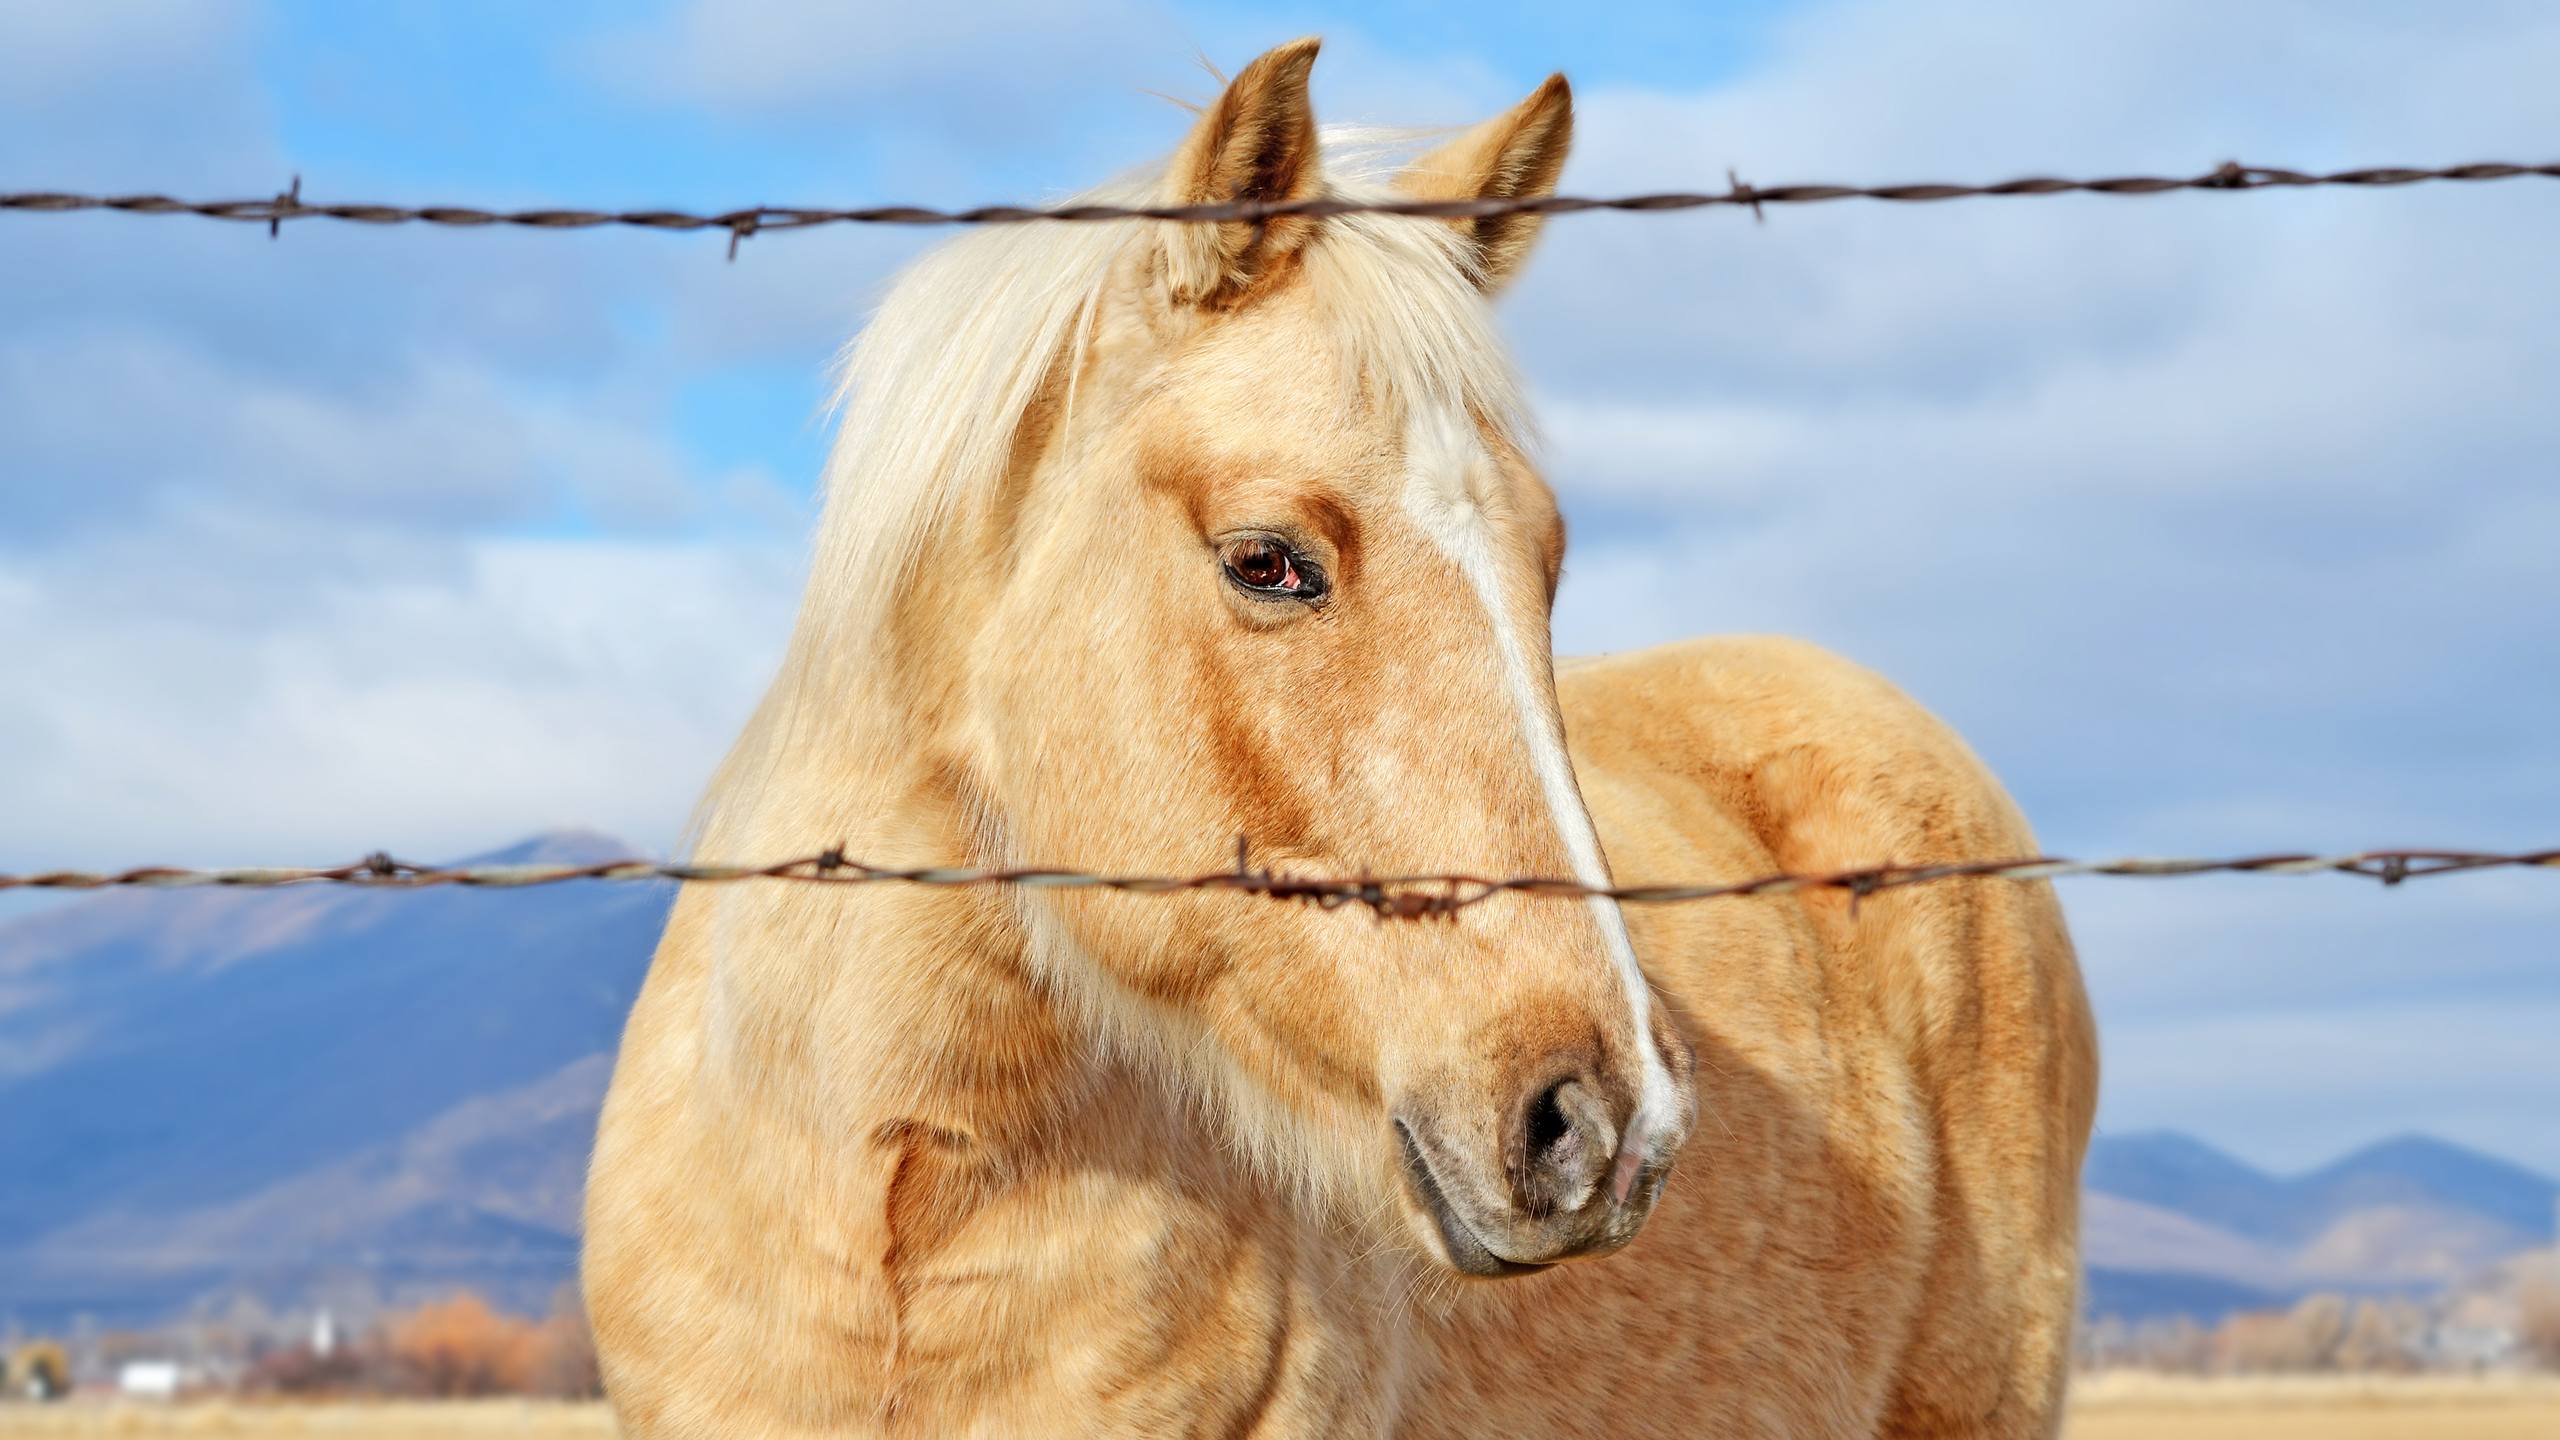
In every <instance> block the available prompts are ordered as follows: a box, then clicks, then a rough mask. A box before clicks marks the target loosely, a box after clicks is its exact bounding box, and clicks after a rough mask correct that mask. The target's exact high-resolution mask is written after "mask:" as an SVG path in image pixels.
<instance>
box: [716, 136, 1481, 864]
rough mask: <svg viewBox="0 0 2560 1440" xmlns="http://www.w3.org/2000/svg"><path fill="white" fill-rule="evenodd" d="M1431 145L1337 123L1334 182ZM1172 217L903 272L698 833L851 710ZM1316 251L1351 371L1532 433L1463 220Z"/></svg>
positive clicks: (1130, 193) (1372, 183)
mask: <svg viewBox="0 0 2560 1440" xmlns="http://www.w3.org/2000/svg"><path fill="white" fill-rule="evenodd" d="M1419 138H1421V132H1401V131H1382V130H1373V129H1346V128H1330V127H1329V128H1328V129H1327V130H1326V132H1325V137H1324V142H1325V143H1324V174H1325V181H1326V184H1325V189H1326V193H1328V194H1330V195H1335V196H1341V197H1345V198H1385V197H1388V196H1392V195H1393V194H1394V193H1395V191H1394V189H1393V176H1394V175H1395V174H1396V173H1397V172H1398V171H1399V170H1401V169H1402V168H1403V166H1404V164H1405V163H1407V162H1408V161H1409V159H1410V155H1411V151H1412V149H1413V148H1414V142H1415V141H1416V140H1417V139H1419ZM1162 189H1163V181H1162V178H1161V167H1160V166H1159V167H1150V168H1149V169H1146V170H1144V171H1141V172H1137V173H1133V174H1131V175H1128V176H1124V177H1122V178H1120V179H1118V180H1115V181H1112V182H1110V183H1107V184H1105V185H1102V186H1098V187H1096V188H1094V189H1092V190H1088V191H1086V192H1084V193H1083V194H1081V195H1078V196H1075V197H1073V199H1072V200H1071V201H1069V202H1068V203H1074V204H1086V203H1091V204H1146V203H1150V202H1153V201H1155V200H1158V199H1160V198H1161V195H1162ZM1155 223H1156V222H1149V221H1108V222H1095V223H1084V222H1079V223H1060V224H1020V225H991V226H987V227H984V228H982V229H979V230H976V231H973V232H971V233H969V234H966V235H963V236H960V237H959V238H957V239H954V240H951V241H948V242H945V243H944V244H941V245H938V246H936V247H934V248H933V249H931V250H929V251H927V252H926V253H925V254H924V255H922V256H921V257H919V258H918V259H917V260H915V261H914V262H913V263H911V264H910V265H908V266H907V268H906V269H905V270H903V271H902V272H900V273H899V274H898V275H897V276H896V277H895V278H894V279H893V280H892V281H891V282H890V284H889V286H888V288H887V291H886V293H885V294H884V296H883V298H882V300H881V302H880V304H879V305H878V307H877V308H876V309H875V310H874V311H873V313H872V315H871V317H870V319H869V321H868V322H867V323H866V324H865V325H864V327H863V329H862V331H861V333H860V334H859V335H858V336H856V337H855V339H854V340H853V341H852V342H851V343H849V344H848V345H847V346H846V347H845V349H844V351H843V352H842V354H841V355H840V356H839V358H838V361H837V365H836V381H835V386H834V398H833V402H832V409H833V412H834V413H835V415H836V416H837V435H836V442H835V445H834V447H833V449H832V451H831V452H830V453H829V456H828V460H827V465H826V471H825V488H826V501H825V509H824V513H823V516H822V518H821V520H820V523H819V528H818V537H817V543H816V548H815V553H814V554H813V556H812V557H811V564H810V571H809V581H808V586H807V589H806V590H805V592H804V594H803V596H802V600H801V607H800V614H799V620H798V622H797V624H796V626H795V628H794V630H793V634H792V639H791V643H790V647H789V650H788V652H787V653H786V655H785V658H784V660H783V664H782V667H781V670H780V673H779V674H778V675H777V676H776V678H775V680H774V683H773V686H772V688H771V689H770V690H769V691H768V693H767V694H766V696H765V699H764V702H763V703H762V704H761V705H760V706H759V707H758V709H757V712H756V715H755V717H754V719H753V720H752V721H751V722H750V723H749V724H748V726H747V727H746V730H745V731H744V733H742V734H741V736H740V737H739V740H738V743H737V745H736V746H735V747H734V748H733V749H732V750H731V752H730V754H729V756H728V758H727V759H726V760H725V761H724V762H723V763H722V765H721V767H720V769H719V771H718V773H717V774H716V775H715V777H714V779H713V782H712V785H711V787H710V789H709V791H708V793H707V794H706V796H705V798H704V802H703V808H702V811H701V813H700V814H699V815H698V816H697V819H696V824H695V827H694V828H695V833H696V835H697V836H707V834H708V831H709V827H710V825H711V824H713V823H715V821H716V819H717V817H719V816H720V815H721V814H722V813H723V812H728V811H732V810H734V809H740V808H743V809H748V810H752V809H753V808H754V804H753V794H754V792H755V791H756V790H757V789H759V788H761V783H762V780H763V779H764V778H765V777H767V776H769V775H770V774H771V773H772V771H773V769H774V767H775V765H776V764H777V763H778V762H779V761H780V760H781V759H782V758H783V754H784V752H785V751H787V750H788V749H789V748H790V747H791V746H793V745H795V744H801V743H809V742H810V741H811V740H812V739H813V738H814V737H813V736H812V735H811V734H810V733H808V731H807V730H806V729H805V727H804V725H803V724H802V717H804V716H805V715H806V714H807V713H808V712H809V710H810V709H811V708H812V707H813V706H814V705H817V704H819V703H822V702H821V701H820V698H819V697H822V696H825V697H832V698H833V699H835V700H836V701H837V702H839V703H841V701H842V700H843V699H844V698H845V697H846V695H847V694H848V693H849V689H848V687H849V684H850V682H851V680H852V678H853V677H854V676H856V675H858V674H859V673H860V672H861V668H862V664H863V661H864V659H865V657H866V656H867V655H868V654H869V653H870V647H871V644H872V640H873V637H874V636H875V635H876V634H877V632H878V630H879V626H880V622H881V619H882V617H883V616H884V615H885V614H886V611H887V607H888V605H889V603H890V601H891V598H892V597H893V596H894V595H895V594H896V593H897V591H898V590H899V589H900V588H901V587H902V586H903V585H905V584H906V583H907V582H908V580H909V579H910V578H911V577H912V575H913V572H914V567H915V564H916V561H917V557H918V556H919V555H920V554H922V553H923V552H924V550H925V549H926V548H927V546H928V542H929V541H930V540H931V539H932V537H933V536H935V535H936V534H937V533H939V532H940V531H941V530H942V528H943V527H945V526H946V525H948V524H949V523H950V521H951V519H952V517H953V516H955V515H957V514H960V513H963V512H964V511H965V509H966V508H967V502H968V500H969V499H970V498H971V497H974V496H977V495H980V494H983V493H985V491H986V490H987V489H988V488H989V487H991V486H993V485H995V484H996V483H998V482H999V481H1000V480H1001V478H1002V477H1003V475H1004V472H1005V468H1006V466H1007V464H1008V462H1009V459H1010V457H1011V455H1012V451H1013V447H1014V442H1015V436H1016V432H1017V431H1018V429H1019V428H1020V426H1021V423H1022V420H1023V417H1024V416H1025V415H1026V414H1028V413H1029V412H1030V410H1031V408H1032V406H1033V405H1034V403H1035V402H1036V401H1037V400H1038V398H1039V396H1040V395H1041V393H1042V391H1043V389H1044V388H1045V387H1046V386H1048V385H1049V384H1050V382H1051V381H1052V379H1053V378H1054V377H1057V376H1061V375H1063V376H1067V377H1072V376H1073V375H1074V374H1075V373H1076V372H1077V370H1078V369H1079V368H1080V366H1081V363H1082V361H1083V359H1084V356H1085V353H1086V347H1087V346H1088V345H1089V344H1090V342H1091V341H1092V338H1093V333H1094V331H1093V327H1094V321H1095V318H1096V316H1097V314H1098V313H1099V310H1100V307H1101V304H1102V301H1103V299H1104V298H1105V291H1106V287H1107V286H1108V285H1109V284H1110V283H1111V280H1112V277H1113V275H1114V273H1115V268H1116V262H1117V261H1118V260H1119V259H1120V257H1121V256H1122V254H1123V252H1124V251H1125V250H1126V249H1127V247H1128V246H1130V245H1131V244H1133V243H1137V242H1138V241H1140V240H1141V239H1142V238H1143V237H1145V236H1146V235H1147V234H1148V233H1149V228H1150V227H1151V226H1152V225H1153V224H1155ZM1302 259H1303V265H1304V269H1305V272H1306V283H1308V284H1309V285H1310V286H1311V287H1312V293H1313V294H1314V295H1315V296H1316V297H1317V301H1318V303H1319V304H1320V305H1322V306H1323V307H1324V309H1325V313H1326V317H1327V326H1326V329H1327V331H1328V333H1330V334H1332V335H1334V336H1336V337H1338V338H1339V340H1340V343H1341V345H1342V355H1341V359H1342V364H1341V374H1342V375H1343V376H1344V377H1345V379H1346V380H1347V381H1349V382H1350V383H1352V384H1353V385H1365V387H1366V389H1367V391H1368V393H1369V394H1370V395H1372V396H1373V397H1376V398H1377V399H1379V400H1381V401H1383V402H1384V403H1386V404H1388V405H1390V406H1393V407H1397V408H1399V409H1401V408H1403V407H1405V406H1409V405H1410V406H1428V407H1433V408H1444V409H1448V410H1453V411H1455V412H1456V413H1461V414H1472V415H1475V416H1478V417H1481V418H1482V419H1483V420H1485V421H1486V422H1487V423H1490V424H1492V425H1494V426H1496V427H1498V428H1500V429H1501V430H1502V431H1503V432H1504V433H1506V434H1509V435H1511V436H1513V437H1514V439H1515V440H1516V441H1517V442H1518V443H1521V444H1523V445H1526V444H1527V443H1528V442H1529V440H1530V437H1531V430H1530V427H1529V422H1528V419H1527V416H1526V414H1525V412H1524V411H1523V409H1522V405H1521V400H1520V394H1519V386H1518V382H1517V379H1516V377H1515V375H1514V373H1513V370H1512V368H1511V365H1510V362H1509V358H1508V355H1507V352H1506V351H1505V349H1504V347H1503V344H1502V342H1501V338H1500V336H1499V334H1498V333H1497V331H1496V328H1495V326H1494V324H1493V319H1492V312H1491V309H1490V307H1489V306H1488V305H1487V304H1486V301H1485V297H1484V294H1483V291H1482V288H1481V287H1480V285H1479V284H1478V283H1477V282H1478V276H1477V275H1476V273H1475V270H1474V267H1475V265H1476V263H1477V262H1476V256H1475V252H1474V251H1473V249H1472V248H1471V247H1469V246H1468V245H1466V244H1465V243H1464V242H1463V241H1462V240H1461V239H1460V237H1459V235H1458V234H1457V232H1456V231H1455V230H1453V229H1452V228H1451V227H1449V226H1445V225H1438V224H1432V223H1428V222H1417V221H1414V220H1411V219H1407V218H1403V217H1399V216H1388V215H1376V214H1354V215H1343V216H1335V217H1331V218H1328V219H1326V220H1325V221H1324V222H1323V223H1322V224H1321V225H1320V226H1318V227H1317V228H1316V230H1315V232H1314V234H1313V235H1312V237H1311V238H1310V239H1309V240H1308V242H1307V244H1306V246H1305V249H1304V251H1303V256H1302ZM1072 403H1073V398H1072V393H1070V395H1069V404H1070V406H1072ZM802 838H814V837H802Z"/></svg>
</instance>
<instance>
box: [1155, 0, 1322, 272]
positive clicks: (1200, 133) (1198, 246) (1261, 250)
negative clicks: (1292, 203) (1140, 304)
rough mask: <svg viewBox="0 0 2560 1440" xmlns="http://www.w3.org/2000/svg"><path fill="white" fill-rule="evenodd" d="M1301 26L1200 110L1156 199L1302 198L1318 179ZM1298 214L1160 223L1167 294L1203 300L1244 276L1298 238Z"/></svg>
mask: <svg viewBox="0 0 2560 1440" xmlns="http://www.w3.org/2000/svg"><path fill="white" fill-rule="evenodd" d="M1320 43H1321V42H1320V41H1318V40H1317V39H1316V37H1314V36H1312V35H1310V36H1308V37H1307V38H1306V39H1304V40H1292V41H1290V42H1289V43H1288V44H1286V45H1283V46H1280V47H1279V48H1277V49H1275V50H1271V51H1267V52H1265V53H1264V54H1263V55H1262V56H1261V57H1259V58H1258V59H1256V60H1255V61H1254V62H1253V63H1252V64H1250V65H1247V66H1246V67H1244V69H1243V71H1242V72H1240V73H1239V74H1238V75H1237V76H1236V78H1235V80H1234V81H1233V82H1232V83H1230V84H1229V85H1228V86H1227V88H1226V93H1224V94H1222V95H1220V96H1219V97H1218V99H1217V101H1216V103H1214V104H1212V105H1211V106H1210V107H1209V108H1208V109H1207V110H1204V111H1202V112H1201V115H1200V123H1199V124H1197V125H1195V126H1193V127H1192V130H1191V137H1190V138H1189V139H1187V140H1185V141H1183V142H1182V148H1181V149H1179V150H1176V151H1175V152H1174V153H1173V163H1172V165H1171V166H1170V167H1169V168H1168V169H1167V170H1166V172H1165V175H1166V181H1165V183H1166V187H1167V189H1166V203H1168V204H1173V205H1221V204H1227V203H1229V202H1233V201H1250V200H1259V201H1266V202H1278V201H1284V200H1303V199H1306V198H1309V197H1311V196H1313V195H1315V194H1316V192H1317V190H1318V189H1319V188H1320V186H1321V184H1322V182H1321V180H1320V178H1319V175H1318V170H1319V165H1318V162H1317V158H1316V112H1315V106H1314V104H1313V103H1312V102H1310V101H1309V100H1308V98H1307V72H1308V71H1309V70H1311V69H1312V68H1314V66H1315V62H1316V47H1317V45H1318V44H1320ZM1313 225H1314V222H1313V221H1312V220H1310V219H1308V218H1307V217H1305V216H1295V215H1290V216H1282V217H1280V218H1278V219H1276V220H1268V221H1259V222H1255V221H1232V222H1228V223H1224V224H1214V225H1204V224H1192V223H1183V222H1175V223H1169V224H1167V225H1165V226H1164V227H1162V228H1163V231H1164V253H1165V280H1166V284H1167V287H1168V288H1169V289H1171V291H1172V292H1173V298H1174V299H1175V300H1177V301H1180V302H1183V303H1186V304H1205V303H1209V302H1212V301H1215V300H1217V299H1219V298H1221V297H1223V296H1227V295H1232V294H1233V293H1235V292H1236V291H1237V290H1240V289H1242V288H1243V287H1245V286H1247V285H1250V284H1251V283H1253V280H1254V277H1255V276H1256V275H1258V274H1261V273H1263V272H1264V271H1265V270H1266V269H1267V268H1268V267H1269V265H1270V264H1271V262H1272V261H1273V260H1275V259H1278V258H1279V257H1281V256H1283V255H1286V254H1287V253H1288V252H1289V251H1291V250H1294V249H1296V248H1297V247H1298V245H1300V244H1301V243H1303V242H1304V241H1305V239H1306V237H1307V234H1308V232H1309V231H1310V230H1311V229H1312V228H1313Z"/></svg>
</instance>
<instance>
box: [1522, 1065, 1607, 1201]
mask: <svg viewBox="0 0 2560 1440" xmlns="http://www.w3.org/2000/svg"><path fill="white" fill-rule="evenodd" d="M1518 1133H1519V1135H1520V1153H1519V1157H1518V1160H1517V1162H1516V1167H1517V1168H1516V1170H1515V1172H1514V1173H1515V1174H1516V1176H1517V1178H1518V1192H1519V1201H1520V1208H1521V1209H1522V1210H1524V1211H1526V1212H1528V1213H1529V1214H1531V1215H1552V1214H1556V1213H1559V1212H1570V1211H1574V1210H1578V1209H1581V1208H1582V1206H1583V1205H1584V1204H1585V1203H1586V1202H1587V1201H1589V1200H1590V1198H1591V1196H1592V1194H1593V1192H1594V1191H1596V1190H1597V1188H1598V1185H1599V1180H1600V1177H1601V1172H1602V1171H1604V1170H1605V1169H1607V1167H1608V1163H1609V1159H1610V1157H1611V1155H1612V1154H1613V1153H1614V1148H1615V1145H1616V1142H1617V1135H1616V1131H1615V1128H1614V1127H1613V1126H1612V1125H1611V1124H1610V1123H1609V1112H1608V1106H1607V1105H1606V1103H1605V1102H1603V1101H1602V1100H1601V1098H1600V1095H1599V1092H1598V1091H1597V1090H1596V1089H1594V1088H1593V1087H1592V1086H1591V1085H1590V1084H1589V1083H1587V1082H1585V1081H1584V1080H1582V1079H1581V1078H1580V1077H1578V1076H1577V1077H1571V1078H1567V1079H1564V1080H1559V1081H1557V1082H1556V1083H1554V1084H1552V1085H1549V1086H1546V1087H1544V1088H1542V1089H1539V1090H1536V1091H1533V1092H1531V1093H1530V1095H1529V1097H1528V1098H1527V1100H1526V1101H1525V1102H1524V1103H1523V1105H1522V1109H1521V1115H1520V1130H1519V1132H1518Z"/></svg>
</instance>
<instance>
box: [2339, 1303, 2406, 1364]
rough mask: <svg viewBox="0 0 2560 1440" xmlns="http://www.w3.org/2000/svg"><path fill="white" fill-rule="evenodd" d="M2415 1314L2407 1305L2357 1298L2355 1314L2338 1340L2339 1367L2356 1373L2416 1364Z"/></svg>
mask: <svg viewBox="0 0 2560 1440" xmlns="http://www.w3.org/2000/svg"><path fill="white" fill-rule="evenodd" d="M2417 1324H2418V1317H2417V1315H2416V1313H2415V1311H2413V1310H2412V1309H2410V1307H2408V1306H2406V1305H2397V1304H2395V1305H2388V1306H2386V1305H2384V1304H2382V1303H2381V1302H2380V1301H2376V1300H2359V1301H2357V1302H2356V1309H2355V1318H2354V1319H2353V1320H2351V1321H2349V1322H2348V1324H2347V1333H2346V1336H2345V1337H2344V1338H2343V1339H2341V1340H2340V1341H2339V1342H2338V1348H2337V1351H2336V1353H2335V1357H2334V1358H2335V1363H2336V1366H2337V1368H2338V1369H2340V1370H2345V1371H2349V1372H2351V1373H2354V1374H2359V1375H2379V1374H2391V1375H2397V1374H2405V1373H2407V1372H2409V1371H2412V1370H2415V1369H2417V1368H2418V1350H2417Z"/></svg>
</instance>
